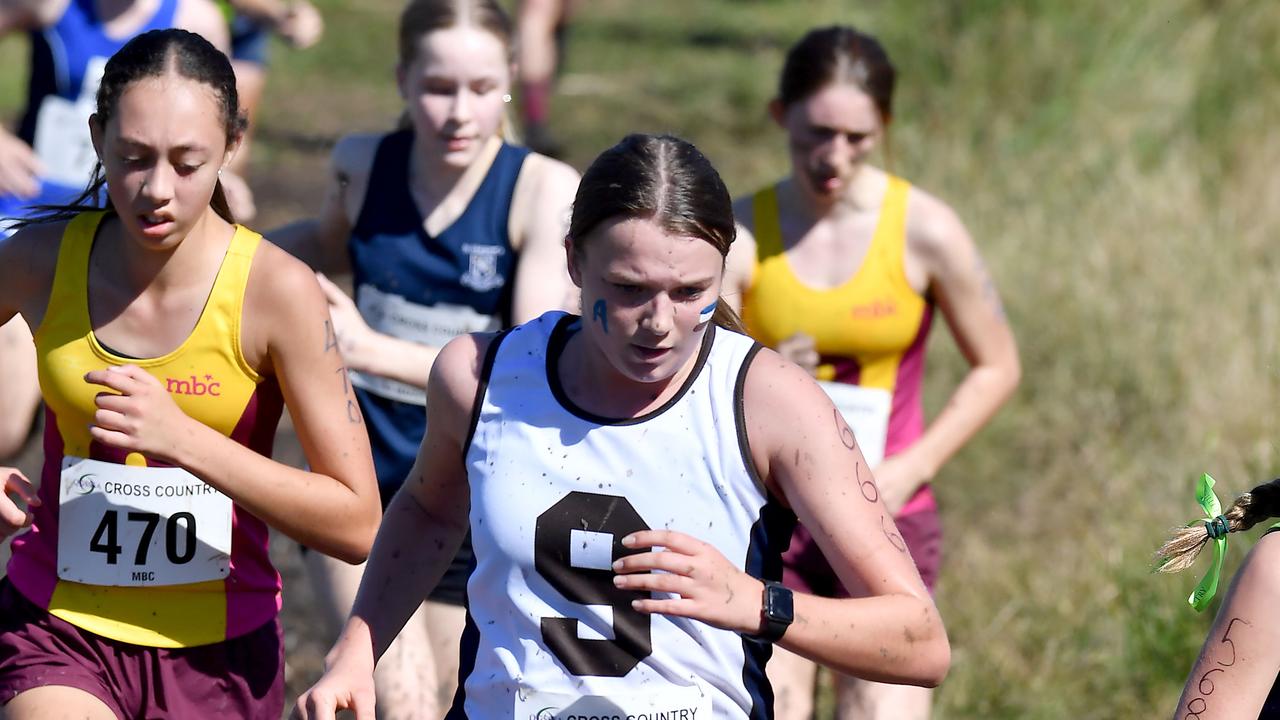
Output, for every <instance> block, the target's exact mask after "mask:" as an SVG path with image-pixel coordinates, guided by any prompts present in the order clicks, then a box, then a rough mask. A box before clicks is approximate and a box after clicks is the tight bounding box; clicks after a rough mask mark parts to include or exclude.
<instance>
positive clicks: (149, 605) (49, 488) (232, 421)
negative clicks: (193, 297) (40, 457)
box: [8, 212, 283, 647]
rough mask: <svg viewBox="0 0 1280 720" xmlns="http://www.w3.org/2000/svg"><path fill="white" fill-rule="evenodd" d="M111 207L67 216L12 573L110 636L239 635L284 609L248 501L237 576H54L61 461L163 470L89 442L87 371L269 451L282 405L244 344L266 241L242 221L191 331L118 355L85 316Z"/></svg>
mask: <svg viewBox="0 0 1280 720" xmlns="http://www.w3.org/2000/svg"><path fill="white" fill-rule="evenodd" d="M105 216H106V213H103V212H90V213H84V214H81V215H79V216H77V217H76V218H74V219H73V220H71V222H70V223H68V225H67V228H66V230H65V232H64V233H63V236H62V244H61V247H60V249H59V252H58V262H57V270H56V272H55V276H54V282H53V289H52V292H51V294H50V297H49V305H48V309H47V310H46V312H45V318H44V321H43V322H42V323H41V325H40V327H39V328H37V329H36V332H35V333H34V336H35V345H36V352H37V355H38V364H39V372H40V389H41V392H42V394H43V396H44V401H45V408H46V410H45V412H46V425H45V434H44V467H43V470H42V473H41V482H40V499H41V500H42V501H43V505H41V506H40V507H39V508H35V509H34V514H35V521H34V523H33V525H32V527H31V528H30V529H29V530H28V531H27V532H25V533H23V534H22V535H21V536H19V537H17V538H15V539H14V541H13V556H12V557H11V558H10V560H9V567H8V574H9V579H10V581H11V582H12V583H13V585H14V587H15V588H17V589H18V591H19V592H21V593H22V594H23V595H24V596H26V598H27V599H28V600H30V601H31V602H33V603H35V604H36V605H39V606H40V607H42V608H45V609H47V610H48V611H49V612H50V613H51V614H53V615H56V616H57V617H59V618H62V619H63V620H66V621H67V622H70V623H72V624H73V625H76V626H77V627H80V628H83V629H85V630H88V631H90V632H93V633H96V634H98V635H101V636H103V637H107V638H111V639H113V640H120V641H123V642H127V643H133V644H136V645H146V646H151V647H190V646H195V645H207V644H210V643H216V642H221V641H222V640H225V639H228V638H233V637H237V636H239V635H243V634H245V633H247V632H249V631H251V630H254V629H256V628H258V627H260V626H261V625H262V624H263V623H266V622H267V621H269V620H271V619H272V618H274V617H275V616H276V615H277V614H278V613H279V611H280V575H279V573H277V572H276V570H275V568H274V566H272V564H271V561H270V558H269V557H268V555H267V526H266V525H265V524H264V523H263V522H262V521H261V520H259V519H258V518H256V517H254V516H253V515H251V514H249V513H248V512H246V511H245V510H244V509H243V508H240V507H238V506H234V507H233V509H232V517H231V527H232V530H231V533H232V534H231V559H230V572H229V574H228V575H227V576H226V577H225V578H223V579H220V580H212V581H207V582H200V583H192V584H185V585H167V586H159V587H109V586H100V585H85V584H81V583H76V582H70V581H67V580H61V579H59V578H58V569H57V558H58V547H57V545H58V520H59V509H58V497H59V483H60V472H61V468H62V460H63V458H64V457H78V458H89V459H92V460H100V461H104V462H112V463H120V464H125V465H132V466H147V467H163V466H164V464H163V463H160V462H158V461H155V460H152V459H149V458H146V457H144V456H142V455H140V454H137V453H127V454H126V453H125V452H123V451H121V450H119V449H116V448H111V447H107V446H104V445H101V444H99V443H98V442H96V441H94V440H92V438H91V437H90V435H89V425H90V423H92V422H93V413H94V411H95V409H96V408H95V405H94V396H95V395H96V394H97V393H98V392H100V391H102V390H103V389H104V388H102V387H101V386H97V385H90V384H89V383H87V382H85V380H84V375H85V373H87V372H89V371H92V370H101V369H103V368H105V367H108V366H113V365H114V366H119V365H126V364H132V365H137V366H139V367H141V368H142V369H144V370H146V371H147V372H148V373H150V374H151V375H153V376H154V377H156V378H157V379H159V380H160V382H162V383H164V384H165V386H166V387H167V389H168V391H169V393H170V395H171V396H172V397H173V399H174V401H175V402H176V403H177V404H178V407H180V408H181V409H182V411H183V412H185V413H186V414H187V415H190V416H191V417H193V418H195V419H197V420H199V421H200V422H202V423H204V424H205V425H208V426H209V427H211V428H214V429H216V430H218V431H220V432H222V433H223V434H224V435H226V436H228V437H230V438H231V439H233V440H235V441H237V442H239V443H240V444H242V445H245V446H247V447H250V448H252V449H254V450H256V451H257V452H259V453H262V454H264V455H267V456H270V455H271V446H272V441H273V439H274V435H275V431H276V426H277V424H278V422H279V419H280V413H281V409H282V407H283V401H282V396H281V393H280V388H279V385H278V383H277V382H276V381H275V379H274V378H270V377H264V376H262V375H260V374H258V373H257V372H256V371H255V370H254V369H253V368H251V367H249V364H248V363H247V362H246V361H245V359H244V355H243V353H242V351H241V347H240V320H241V313H242V310H243V301H244V290H245V284H246V282H247V280H248V276H249V268H250V266H251V264H252V262H253V256H254V252H255V251H256V249H257V247H258V244H259V242H260V241H261V240H262V237H261V236H260V235H258V234H257V233H254V232H252V231H250V230H247V229H245V228H243V227H239V226H237V227H236V231H235V236H234V238H233V239H232V241H231V245H230V247H229V248H228V250H227V253H226V256H225V257H224V258H223V261H222V266H221V268H220V269H219V271H218V275H217V278H216V280H215V281H214V284H213V289H212V290H211V292H210V294H209V299H208V301H207V303H206V305H205V307H204V310H203V311H202V312H201V315H200V319H199V320H198V321H197V322H196V326H195V328H194V329H193V330H192V332H191V335H190V336H188V338H187V339H186V340H185V341H184V342H183V343H182V345H180V346H179V347H178V348H177V349H176V350H174V351H172V352H170V353H169V354H167V355H164V356H162V357H156V358H146V359H131V358H125V357H122V356H120V355H117V354H115V353H114V352H112V351H111V350H109V349H108V348H106V347H104V346H103V345H102V344H101V343H100V342H98V340H97V338H96V337H94V334H93V328H92V326H91V324H90V320H89V300H88V292H87V288H88V268H89V251H90V249H91V248H92V246H93V242H94V236H95V234H96V232H97V229H98V227H99V225H100V224H101V222H102V220H103V218H104V217H105Z"/></svg>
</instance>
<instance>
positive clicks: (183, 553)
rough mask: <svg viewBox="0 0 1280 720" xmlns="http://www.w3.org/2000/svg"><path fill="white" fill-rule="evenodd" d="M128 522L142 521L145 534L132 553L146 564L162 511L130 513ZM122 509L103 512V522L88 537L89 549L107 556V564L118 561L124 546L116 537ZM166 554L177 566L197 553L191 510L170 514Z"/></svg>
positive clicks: (167, 526) (166, 537)
mask: <svg viewBox="0 0 1280 720" xmlns="http://www.w3.org/2000/svg"><path fill="white" fill-rule="evenodd" d="M125 521H126V522H131V523H139V524H141V525H142V526H143V527H142V535H141V537H140V538H139V540H138V547H137V548H136V549H135V550H134V553H133V564H134V565H146V564H147V555H148V553H149V552H150V551H151V539H152V537H153V536H154V535H155V532H156V528H158V527H159V526H160V514H159V513H152V512H130V513H127V514H126V515H125ZM119 523H120V512H119V511H117V510H108V511H106V512H105V513H103V515H102V522H100V523H98V528H97V529H96V530H94V531H93V537H92V538H91V539H90V540H89V551H90V552H95V553H102V554H103V555H106V556H107V557H106V560H107V564H108V565H115V564H117V563H118V562H119V558H120V554H121V553H123V552H124V548H123V547H122V546H121V545H120V542H119V541H118V540H117V538H118V537H119V532H118V528H119ZM164 554H165V556H166V557H167V558H168V559H169V562H171V563H173V564H174V565H185V564H186V563H189V562H191V559H192V558H194V557H195V555H196V518H195V516H194V515H192V514H191V513H189V512H177V513H174V514H173V515H170V516H169V518H168V519H167V520H166V521H165V524H164Z"/></svg>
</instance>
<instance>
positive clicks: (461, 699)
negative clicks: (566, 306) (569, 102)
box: [444, 338, 497, 720]
mask: <svg viewBox="0 0 1280 720" xmlns="http://www.w3.org/2000/svg"><path fill="white" fill-rule="evenodd" d="M496 339H497V338H495V340H496ZM476 564H477V562H476V556H475V555H474V554H473V555H472V556H471V564H470V567H468V568H467V583H466V585H467V586H469V585H470V584H471V576H472V575H473V574H474V573H475V571H476ZM464 588H465V586H464ZM462 604H463V607H465V608H466V611H467V615H466V618H467V619H466V624H465V625H464V626H463V628H462V638H461V639H460V640H459V641H458V689H457V690H455V691H454V693H453V705H451V706H450V707H449V712H448V713H447V714H446V715H445V716H444V720H467V709H466V705H467V678H469V677H471V673H473V672H475V669H476V655H478V654H479V652H480V628H478V627H476V622H475V620H474V619H473V618H472V617H471V602H470V599H469V598H468V597H467V591H466V590H465V589H464V590H463V592H462Z"/></svg>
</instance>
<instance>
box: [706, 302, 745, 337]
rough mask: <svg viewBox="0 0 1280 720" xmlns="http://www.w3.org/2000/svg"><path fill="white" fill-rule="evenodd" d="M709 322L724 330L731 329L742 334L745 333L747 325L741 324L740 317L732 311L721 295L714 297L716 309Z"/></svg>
mask: <svg viewBox="0 0 1280 720" xmlns="http://www.w3.org/2000/svg"><path fill="white" fill-rule="evenodd" d="M711 322H712V324H714V325H717V326H719V327H722V328H724V329H725V330H732V331H734V332H736V333H740V334H742V335H746V334H747V326H746V325H744V324H743V322H742V318H740V317H738V313H736V312H734V310H733V308H732V307H731V306H730V305H729V303H727V302H725V301H724V298H723V297H720V298H716V309H715V312H714V313H712V315H711Z"/></svg>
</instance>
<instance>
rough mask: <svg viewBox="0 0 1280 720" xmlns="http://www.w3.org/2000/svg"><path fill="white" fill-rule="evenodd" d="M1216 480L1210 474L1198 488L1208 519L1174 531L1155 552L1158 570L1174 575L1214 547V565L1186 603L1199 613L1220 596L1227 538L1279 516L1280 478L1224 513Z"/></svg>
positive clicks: (1250, 494) (1198, 495)
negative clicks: (1214, 489) (1216, 487)
mask: <svg viewBox="0 0 1280 720" xmlns="http://www.w3.org/2000/svg"><path fill="white" fill-rule="evenodd" d="M1213 486H1214V479H1213V478H1212V477H1210V476H1209V475H1208V474H1207V473H1206V474H1204V475H1201V476H1200V480H1199V482H1198V483H1197V484H1196V503H1197V504H1199V505H1200V508H1201V509H1202V510H1204V513H1205V517H1204V518H1202V519H1200V520H1196V521H1193V522H1191V523H1189V524H1187V525H1186V526H1185V527H1179V528H1174V529H1173V531H1172V533H1173V535H1172V537H1170V538H1169V540H1168V541H1166V542H1165V544H1164V545H1162V546H1161V547H1160V549H1159V550H1157V551H1156V563H1157V565H1156V570H1157V571H1158V572H1164V573H1175V572H1180V571H1182V570H1186V569H1187V568H1189V567H1191V566H1192V565H1193V564H1194V563H1195V561H1196V558H1197V557H1198V556H1199V555H1200V550H1201V549H1203V548H1204V546H1205V543H1209V542H1212V543H1213V564H1212V565H1210V566H1209V570H1208V572H1206V573H1205V575H1204V577H1203V578H1201V579H1200V584H1198V585H1196V589H1195V590H1194V591H1192V593H1191V596H1190V597H1188V598H1187V602H1188V603H1189V604H1190V605H1191V607H1193V608H1195V610H1196V612H1201V611H1203V610H1204V609H1205V608H1206V607H1208V606H1209V601H1211V600H1213V596H1214V595H1215V594H1216V593H1217V592H1218V581H1219V579H1220V577H1221V575H1222V561H1223V559H1224V558H1225V557H1226V555H1227V534H1228V533H1233V532H1240V531H1242V530H1248V529H1249V528H1251V527H1253V526H1254V525H1256V524H1258V523H1259V522H1261V521H1263V520H1266V519H1267V518H1271V517H1275V516H1276V515H1277V514H1280V478H1277V479H1275V480H1272V481H1271V482H1269V483H1264V484H1262V485H1259V486H1257V487H1255V488H1254V489H1252V490H1250V491H1249V492H1247V493H1244V494H1243V495H1241V496H1240V497H1238V498H1236V501H1235V502H1234V503H1232V504H1231V507H1229V508H1227V511H1226V512H1223V511H1222V506H1221V505H1220V504H1219V502H1218V496H1217V495H1216V494H1214V492H1213Z"/></svg>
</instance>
